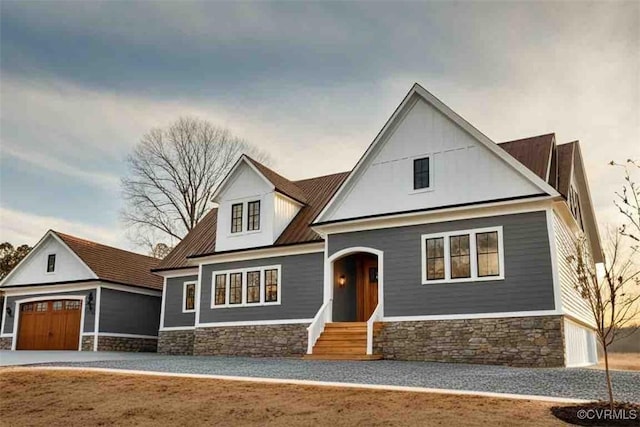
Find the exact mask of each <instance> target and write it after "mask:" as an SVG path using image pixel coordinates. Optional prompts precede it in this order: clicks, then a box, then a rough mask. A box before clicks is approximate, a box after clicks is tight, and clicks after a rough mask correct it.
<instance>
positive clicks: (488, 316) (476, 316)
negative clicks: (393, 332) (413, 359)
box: [382, 310, 563, 322]
mask: <svg viewBox="0 0 640 427" xmlns="http://www.w3.org/2000/svg"><path fill="white" fill-rule="evenodd" d="M562 315H563V314H562V313H561V312H559V311H557V310H534V311H505V312H497V313H496V312H494V313H469V314H435V315H425V316H390V317H383V318H382V321H383V322H421V321H427V320H465V319H494V318H495V319H497V318H503V317H536V316H562Z"/></svg>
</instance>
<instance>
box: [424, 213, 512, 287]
mask: <svg viewBox="0 0 640 427" xmlns="http://www.w3.org/2000/svg"><path fill="white" fill-rule="evenodd" d="M420 242H421V247H422V251H421V253H422V262H421V265H422V284H423V285H427V284H432V283H458V282H480V281H489V280H504V244H503V240H502V226H499V227H487V228H476V229H472V230H455V231H448V232H446V233H435V234H423V235H422V236H421V239H420Z"/></svg>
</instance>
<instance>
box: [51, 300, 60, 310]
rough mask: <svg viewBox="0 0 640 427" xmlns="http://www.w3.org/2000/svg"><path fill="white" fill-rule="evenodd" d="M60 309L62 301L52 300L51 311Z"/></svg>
mask: <svg viewBox="0 0 640 427" xmlns="http://www.w3.org/2000/svg"><path fill="white" fill-rule="evenodd" d="M60 310H62V301H54V302H53V311H60Z"/></svg>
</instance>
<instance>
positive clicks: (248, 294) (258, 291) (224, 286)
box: [211, 265, 281, 308]
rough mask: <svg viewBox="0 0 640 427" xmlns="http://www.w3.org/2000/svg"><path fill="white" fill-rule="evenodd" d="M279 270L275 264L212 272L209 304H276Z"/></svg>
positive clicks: (224, 305) (246, 305)
mask: <svg viewBox="0 0 640 427" xmlns="http://www.w3.org/2000/svg"><path fill="white" fill-rule="evenodd" d="M280 271H281V267H280V266H279V265H275V266H268V267H250V268H244V269H237V270H229V271H216V272H214V273H213V275H212V280H213V282H212V294H211V308H222V307H250V306H260V305H274V304H280V295H281V291H280Z"/></svg>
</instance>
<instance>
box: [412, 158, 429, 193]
mask: <svg viewBox="0 0 640 427" xmlns="http://www.w3.org/2000/svg"><path fill="white" fill-rule="evenodd" d="M429 184H430V183H429V157H424V158H422V159H414V160H413V189H414V190H420V189H422V188H429Z"/></svg>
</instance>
